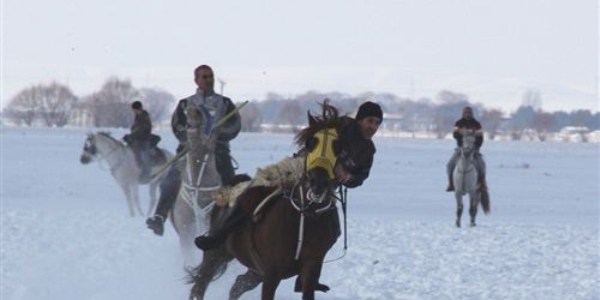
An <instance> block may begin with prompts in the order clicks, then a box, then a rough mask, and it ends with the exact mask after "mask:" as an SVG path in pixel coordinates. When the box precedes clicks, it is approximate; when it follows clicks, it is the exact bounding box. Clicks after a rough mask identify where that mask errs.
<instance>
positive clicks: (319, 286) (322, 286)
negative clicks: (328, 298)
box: [315, 283, 330, 293]
mask: <svg viewBox="0 0 600 300" xmlns="http://www.w3.org/2000/svg"><path fill="white" fill-rule="evenodd" d="M315 290H316V291H321V292H323V293H327V292H328V291H329V290H330V288H329V287H328V286H327V285H325V284H322V283H317V287H316V288H315Z"/></svg>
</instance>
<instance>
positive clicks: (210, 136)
mask: <svg viewBox="0 0 600 300" xmlns="http://www.w3.org/2000/svg"><path fill="white" fill-rule="evenodd" d="M215 123H216V120H214V119H213V118H212V116H211V115H210V113H209V112H208V111H206V110H205V109H203V108H201V107H197V106H195V105H193V104H192V105H188V107H187V128H186V135H187V149H188V153H187V155H188V156H187V158H188V165H187V167H188V168H189V173H190V174H191V178H189V180H191V182H192V184H193V185H194V186H201V187H206V186H220V185H221V184H222V182H221V177H220V175H219V172H218V171H217V167H216V160H215V148H216V142H217V135H216V134H214V132H215V130H217V129H215V127H214V126H215Z"/></svg>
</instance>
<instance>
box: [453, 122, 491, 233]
mask: <svg viewBox="0 0 600 300" xmlns="http://www.w3.org/2000/svg"><path fill="white" fill-rule="evenodd" d="M459 150H460V156H459V158H458V160H457V162H456V166H455V167H454V171H453V172H452V180H453V183H454V196H455V198H456V204H457V208H456V227H460V219H461V216H462V212H463V196H464V195H466V194H469V199H470V207H469V214H470V216H471V226H475V225H476V224H475V217H476V216H477V206H478V205H479V203H480V202H481V204H482V207H483V211H484V212H485V213H486V214H487V213H488V212H489V207H490V206H489V198H488V196H487V191H485V190H482V189H481V188H480V187H479V185H478V183H477V180H478V178H479V174H478V172H477V168H476V167H475V155H476V154H475V153H476V151H475V132H474V131H472V130H467V131H465V132H464V133H463V142H462V147H461V148H459ZM482 196H483V197H482Z"/></svg>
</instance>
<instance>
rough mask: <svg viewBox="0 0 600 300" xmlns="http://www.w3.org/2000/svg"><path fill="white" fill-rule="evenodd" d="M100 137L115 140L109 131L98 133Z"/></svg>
mask: <svg viewBox="0 0 600 300" xmlns="http://www.w3.org/2000/svg"><path fill="white" fill-rule="evenodd" d="M98 134H99V135H102V136H105V137H107V138H113V137H112V135H110V132H109V131H98Z"/></svg>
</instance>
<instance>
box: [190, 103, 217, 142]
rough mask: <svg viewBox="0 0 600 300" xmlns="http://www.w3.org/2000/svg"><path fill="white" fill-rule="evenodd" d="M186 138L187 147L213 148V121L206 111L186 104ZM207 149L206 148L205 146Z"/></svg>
mask: <svg viewBox="0 0 600 300" xmlns="http://www.w3.org/2000/svg"><path fill="white" fill-rule="evenodd" d="M186 115H187V130H186V132H187V139H188V147H189V149H199V148H203V150H205V151H208V150H214V149H212V148H214V147H212V146H214V143H215V138H214V136H215V135H214V134H212V131H213V128H212V127H213V125H214V123H215V122H214V121H212V120H211V116H210V114H209V113H208V112H207V111H204V110H202V109H201V108H197V107H196V106H194V105H188V107H187V111H186ZM207 147H208V148H209V149H206V148H207Z"/></svg>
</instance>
